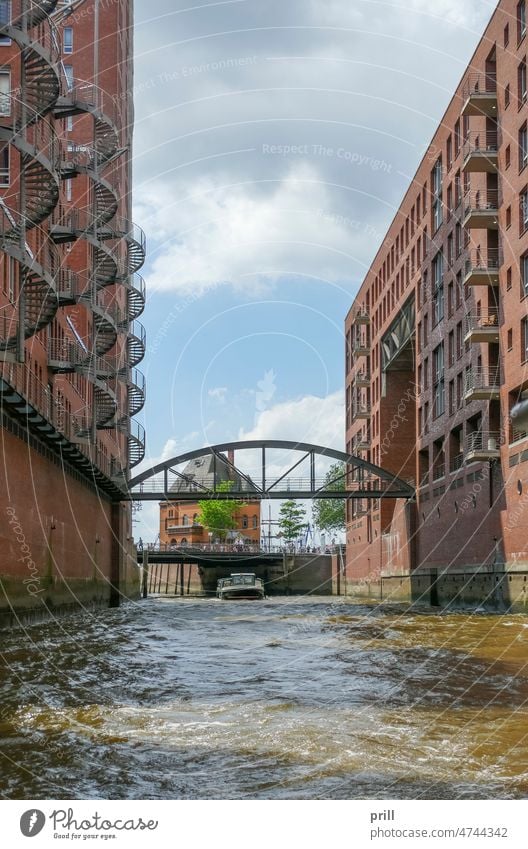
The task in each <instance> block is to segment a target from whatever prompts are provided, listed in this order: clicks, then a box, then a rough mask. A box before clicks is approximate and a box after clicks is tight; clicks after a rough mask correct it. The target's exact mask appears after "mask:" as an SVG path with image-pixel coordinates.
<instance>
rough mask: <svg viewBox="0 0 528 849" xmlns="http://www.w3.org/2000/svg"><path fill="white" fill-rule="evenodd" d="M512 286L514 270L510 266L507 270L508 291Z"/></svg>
mask: <svg viewBox="0 0 528 849" xmlns="http://www.w3.org/2000/svg"><path fill="white" fill-rule="evenodd" d="M511 287H512V270H511V268H508V270H507V272H506V289H507V290H508V292H509V291H510V289H511Z"/></svg>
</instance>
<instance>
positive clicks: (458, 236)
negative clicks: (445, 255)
mask: <svg viewBox="0 0 528 849" xmlns="http://www.w3.org/2000/svg"><path fill="white" fill-rule="evenodd" d="M455 251H456V255H457V258H458V257H459V256H460V254H461V253H462V225H461V224H457V226H456V227H455Z"/></svg>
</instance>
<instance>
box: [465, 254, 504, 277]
mask: <svg viewBox="0 0 528 849" xmlns="http://www.w3.org/2000/svg"><path fill="white" fill-rule="evenodd" d="M501 265H502V254H501V252H500V251H499V250H497V248H482V249H481V248H475V249H473V250H471V251H470V252H469V257H468V259H467V260H466V274H470V273H471V272H472V271H488V270H493V271H496V270H498V269H499V268H500V267H501Z"/></svg>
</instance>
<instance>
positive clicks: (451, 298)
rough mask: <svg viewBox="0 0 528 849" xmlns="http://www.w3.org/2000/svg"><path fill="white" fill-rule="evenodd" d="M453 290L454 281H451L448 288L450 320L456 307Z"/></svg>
mask: <svg viewBox="0 0 528 849" xmlns="http://www.w3.org/2000/svg"><path fill="white" fill-rule="evenodd" d="M453 289H454V285H453V281H451V283H450V284H449V286H448V287H447V314H448V316H449V318H451V316H452V315H453V313H454V307H455V299H454V292H453Z"/></svg>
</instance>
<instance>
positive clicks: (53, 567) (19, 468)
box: [0, 430, 140, 628]
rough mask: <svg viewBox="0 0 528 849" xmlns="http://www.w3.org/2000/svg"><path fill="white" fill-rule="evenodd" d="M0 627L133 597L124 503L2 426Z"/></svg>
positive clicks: (134, 574)
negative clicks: (107, 496)
mask: <svg viewBox="0 0 528 849" xmlns="http://www.w3.org/2000/svg"><path fill="white" fill-rule="evenodd" d="M2 450H3V457H4V461H3V481H2V483H3V486H2V488H1V493H0V628H5V627H11V626H13V625H16V624H19V623H21V622H31V621H40V620H42V619H44V618H47V617H49V616H56V615H61V614H63V613H66V612H69V611H71V610H76V609H79V608H80V607H92V606H109V605H112V606H115V605H116V604H117V603H118V602H119V601H120V600H122V599H128V598H138V597H139V590H140V586H139V577H140V576H139V570H138V568H137V564H136V553H135V549H134V547H133V541H132V531H131V516H130V508H129V506H128V505H126V504H115V503H112V502H111V501H110V500H109V499H107V498H106V496H104V494H103V493H101V492H100V491H99V490H97V489H96V487H95V486H94V485H93V484H92V483H91V482H90V481H89V480H88V479H87V478H85V477H83V476H82V475H81V474H79V473H78V472H77V471H76V470H75V469H73V468H71V467H69V466H68V464H67V463H62V462H61V460H60V458H59V457H58V456H56V455H55V454H53V453H52V452H51V451H49V450H48V449H44V448H41V447H40V446H38V445H37V444H35V446H33V445H31V444H29V443H26V442H23V441H22V440H20V439H18V438H16V437H15V436H14V435H12V434H11V433H9V432H7V431H6V430H2Z"/></svg>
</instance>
